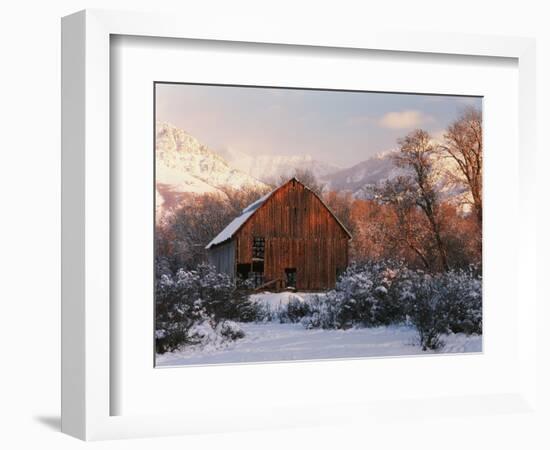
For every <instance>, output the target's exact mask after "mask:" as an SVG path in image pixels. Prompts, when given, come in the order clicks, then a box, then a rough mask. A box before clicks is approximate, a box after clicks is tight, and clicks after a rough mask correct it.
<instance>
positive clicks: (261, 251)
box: [252, 237, 265, 260]
mask: <svg viewBox="0 0 550 450" xmlns="http://www.w3.org/2000/svg"><path fill="white" fill-rule="evenodd" d="M252 239H253V240H252V258H254V259H262V260H263V259H264V257H265V238H263V237H254V238H252Z"/></svg>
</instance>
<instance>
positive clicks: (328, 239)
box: [233, 181, 349, 290]
mask: <svg viewBox="0 0 550 450" xmlns="http://www.w3.org/2000/svg"><path fill="white" fill-rule="evenodd" d="M254 237H264V238H265V261H264V278H265V280H266V281H270V280H275V279H281V280H285V268H295V269H296V288H297V289H299V290H324V289H330V288H332V287H334V285H335V282H336V273H337V270H344V269H345V268H346V267H347V264H348V240H349V236H348V234H347V233H346V232H345V231H344V229H343V228H342V227H341V226H340V224H339V223H338V222H337V220H336V219H335V218H334V216H333V215H332V214H331V213H330V211H328V210H327V208H326V207H325V206H324V205H323V203H322V202H321V201H320V200H319V199H318V198H317V197H316V196H315V194H313V193H312V192H311V191H310V190H309V189H306V188H305V187H304V186H303V185H302V184H301V183H299V182H297V181H290V182H288V183H287V184H286V185H284V186H282V187H281V188H280V189H278V190H277V191H276V192H275V193H274V194H273V195H272V196H271V197H270V198H269V199H268V200H266V202H265V203H264V204H263V205H262V206H261V207H260V208H259V209H258V210H257V211H256V212H255V214H254V215H253V216H252V217H251V218H250V219H249V220H248V222H246V223H245V225H244V226H243V227H242V228H241V229H240V230H239V231H238V232H237V233H236V235H235V237H234V239H233V240H234V241H235V242H236V246H237V252H236V261H237V264H239V263H250V262H251V261H252V242H253V238H254Z"/></svg>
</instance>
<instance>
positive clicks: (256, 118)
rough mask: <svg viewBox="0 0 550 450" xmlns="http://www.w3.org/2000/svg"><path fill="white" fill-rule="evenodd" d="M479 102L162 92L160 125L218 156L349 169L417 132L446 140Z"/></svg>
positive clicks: (173, 87) (246, 90) (259, 91)
mask: <svg viewBox="0 0 550 450" xmlns="http://www.w3.org/2000/svg"><path fill="white" fill-rule="evenodd" d="M481 102H482V100H481V98H479V97H450V96H434V95H412V94H388V93H373V92H342V91H318V90H297V89H270V88H256V87H229V86H202V85H186V84H157V85H156V119H157V120H159V121H163V122H169V123H171V124H172V125H175V126H176V127H178V128H181V129H183V130H185V131H187V132H188V133H190V134H191V135H193V136H194V137H196V138H197V139H198V140H199V141H201V142H203V143H204V144H206V145H208V146H209V147H210V148H211V149H212V150H215V151H216V150H218V151H220V150H226V149H235V150H239V151H242V152H245V153H248V154H251V155H254V154H283V155H297V154H309V155H312V156H313V157H314V158H315V159H319V160H321V161H326V162H329V163H332V164H335V165H337V166H340V167H349V166H352V165H354V164H356V163H358V162H360V161H363V160H365V159H367V158H368V157H369V156H372V155H374V154H376V153H378V152H381V151H385V150H389V149H391V148H395V147H396V140H397V139H398V138H400V137H402V136H404V135H405V134H407V133H408V132H410V131H411V130H413V129H415V128H423V129H425V130H427V131H429V132H430V133H432V134H433V135H435V136H440V135H441V134H442V133H443V131H444V129H445V128H446V127H447V125H448V124H449V123H451V122H452V121H453V120H455V119H456V117H457V116H458V115H459V114H460V112H461V111H462V110H463V109H464V108H465V107H467V106H474V107H477V108H481Z"/></svg>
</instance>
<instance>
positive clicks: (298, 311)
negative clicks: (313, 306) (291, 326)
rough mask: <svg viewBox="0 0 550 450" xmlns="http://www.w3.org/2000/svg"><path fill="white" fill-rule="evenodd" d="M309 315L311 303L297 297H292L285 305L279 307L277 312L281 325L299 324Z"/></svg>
mask: <svg viewBox="0 0 550 450" xmlns="http://www.w3.org/2000/svg"><path fill="white" fill-rule="evenodd" d="M309 314H310V307H309V303H308V302H307V301H305V300H304V299H302V298H301V297H298V296H295V295H292V296H291V297H290V299H289V300H288V303H286V304H285V305H279V307H278V308H277V312H276V315H277V317H278V318H279V322H280V323H297V322H300V321H301V320H302V318H303V317H305V316H307V315H309Z"/></svg>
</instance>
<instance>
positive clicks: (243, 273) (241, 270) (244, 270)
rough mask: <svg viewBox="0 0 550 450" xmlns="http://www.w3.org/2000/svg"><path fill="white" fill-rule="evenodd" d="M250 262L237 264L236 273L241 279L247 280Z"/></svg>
mask: <svg viewBox="0 0 550 450" xmlns="http://www.w3.org/2000/svg"><path fill="white" fill-rule="evenodd" d="M250 269H251V267H250V264H237V275H238V276H239V278H241V279H243V280H247V279H248V276H249V274H250Z"/></svg>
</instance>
